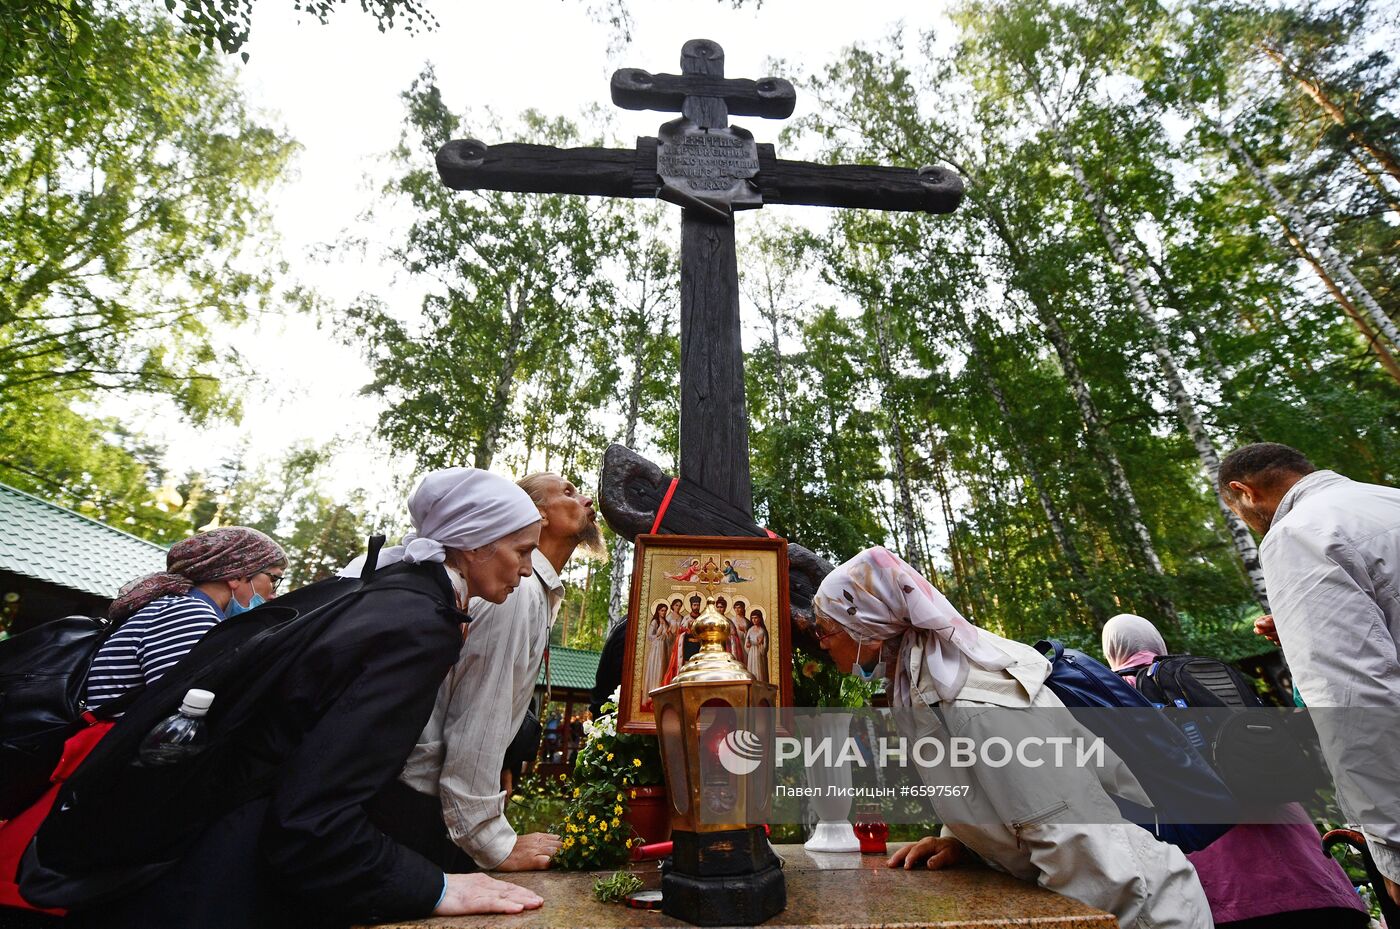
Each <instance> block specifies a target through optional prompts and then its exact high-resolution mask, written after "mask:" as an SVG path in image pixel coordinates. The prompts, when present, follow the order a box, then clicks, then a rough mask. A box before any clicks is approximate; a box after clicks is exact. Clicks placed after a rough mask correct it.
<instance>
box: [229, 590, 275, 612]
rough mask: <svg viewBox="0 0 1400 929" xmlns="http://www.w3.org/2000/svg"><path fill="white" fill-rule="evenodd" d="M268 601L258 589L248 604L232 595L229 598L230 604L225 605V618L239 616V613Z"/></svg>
mask: <svg viewBox="0 0 1400 929" xmlns="http://www.w3.org/2000/svg"><path fill="white" fill-rule="evenodd" d="M266 602H267V601H266V600H264V599H263V596H262V594H260V593H258V592H257V591H256V590H255V591H253V596H252V598H251V599H249V600H248V605H247V606H244V605H243V604H241V603H239V602H238V598H237V597H233V596H231V597H229V598H228V606H226V607H224V619H229V618H231V617H234V616H237V615H238V614H239V613H246V612H248V611H249V610H251V609H254V608H255V607H260V606H262V605H263V604H264V603H266Z"/></svg>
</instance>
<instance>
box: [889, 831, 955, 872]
mask: <svg viewBox="0 0 1400 929" xmlns="http://www.w3.org/2000/svg"><path fill="white" fill-rule="evenodd" d="M966 857H967V846H965V845H963V844H962V843H961V842H959V841H958V840H957V839H941V838H939V837H938V836H933V835H926V836H924V837H923V838H922V839H920V840H919V841H917V842H915V843H914V844H913V845H906V846H904V847H903V848H901V849H899V850H898V851H896V852H895V853H894V854H893V855H891V856H890V860H889V861H887V862H885V867H887V868H898V867H903V868H904V870H906V871H909V870H912V869H913V868H917V867H918V866H919V865H920V864H922V865H924V866H925V867H926V868H928V869H929V870H930V871H938V870H941V869H943V868H951V867H952V866H953V865H955V864H958V863H959V862H961V861H962V860H963V859H964V858H966Z"/></svg>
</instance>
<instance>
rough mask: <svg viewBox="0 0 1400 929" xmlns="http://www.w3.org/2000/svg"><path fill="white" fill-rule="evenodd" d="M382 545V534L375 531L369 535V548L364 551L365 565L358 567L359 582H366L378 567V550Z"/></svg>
mask: <svg viewBox="0 0 1400 929" xmlns="http://www.w3.org/2000/svg"><path fill="white" fill-rule="evenodd" d="M383 547H384V534H383V533H379V532H376V533H375V534H374V535H372V536H370V537H369V549H368V551H366V552H365V566H364V567H363V568H361V569H360V583H361V584H368V583H369V579H370V578H372V577H374V572H375V571H376V570H378V569H379V551H380V549H382V548H383Z"/></svg>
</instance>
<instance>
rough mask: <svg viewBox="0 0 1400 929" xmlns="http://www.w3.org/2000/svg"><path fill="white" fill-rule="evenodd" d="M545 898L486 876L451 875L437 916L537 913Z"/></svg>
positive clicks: (448, 877) (434, 912) (438, 907)
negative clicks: (535, 910) (524, 911)
mask: <svg viewBox="0 0 1400 929" xmlns="http://www.w3.org/2000/svg"><path fill="white" fill-rule="evenodd" d="M543 903H544V898H543V897H541V896H540V895H539V894H537V893H535V892H534V891H533V890H526V889H525V888H524V887H521V886H520V885H518V884H511V883H508V882H507V881H498V880H496V879H495V878H494V877H488V876H486V875H485V874H449V875H447V894H446V895H445V896H443V898H442V902H441V903H439V904H438V906H437V909H435V910H433V915H434V916H467V915H471V914H475V913H519V912H521V911H522V910H533V909H537V908H538V907H539V906H540V905H542V904H543Z"/></svg>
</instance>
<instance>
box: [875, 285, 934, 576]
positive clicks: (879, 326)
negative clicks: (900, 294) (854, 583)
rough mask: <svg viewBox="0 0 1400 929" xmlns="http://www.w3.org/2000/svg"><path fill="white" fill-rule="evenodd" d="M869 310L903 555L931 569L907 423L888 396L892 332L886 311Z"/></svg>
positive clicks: (920, 567)
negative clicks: (912, 474) (920, 531)
mask: <svg viewBox="0 0 1400 929" xmlns="http://www.w3.org/2000/svg"><path fill="white" fill-rule="evenodd" d="M870 313H871V317H872V321H873V323H874V326H875V346H876V349H877V351H878V352H879V358H880V382H881V384H880V387H881V394H882V399H883V400H884V402H885V406H886V415H888V416H889V420H890V430H889V443H890V451H891V453H892V455H891V457H892V458H893V459H894V479H895V493H896V495H897V496H898V498H899V502H898V504H897V510H898V521H899V528H900V532H901V534H902V535H903V536H904V557H905V559H906V560H907V561H908V562H909V563H910V564H912V565H914V566H915V568H917V569H918V570H920V571H925V570H927V569H928V559H927V558H926V557H925V555H924V552H923V546H921V545H920V544H919V535H918V528H917V525H918V523H919V520H918V518H917V517H916V516H915V513H914V493H913V490H912V489H911V488H910V486H909V461H908V455H907V448H906V445H905V438H904V423H903V421H902V419H901V417H900V412H899V407H898V405H897V404H895V403H893V402H891V400H890V398H889V396H888V392H889V385H890V380H891V378H893V376H894V374H893V369H892V368H891V366H890V348H889V334H888V333H887V332H886V330H885V314H884V310H883V309H881V307H880V306H879V305H878V304H877V305H875V306H872V307H871V308H870Z"/></svg>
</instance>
